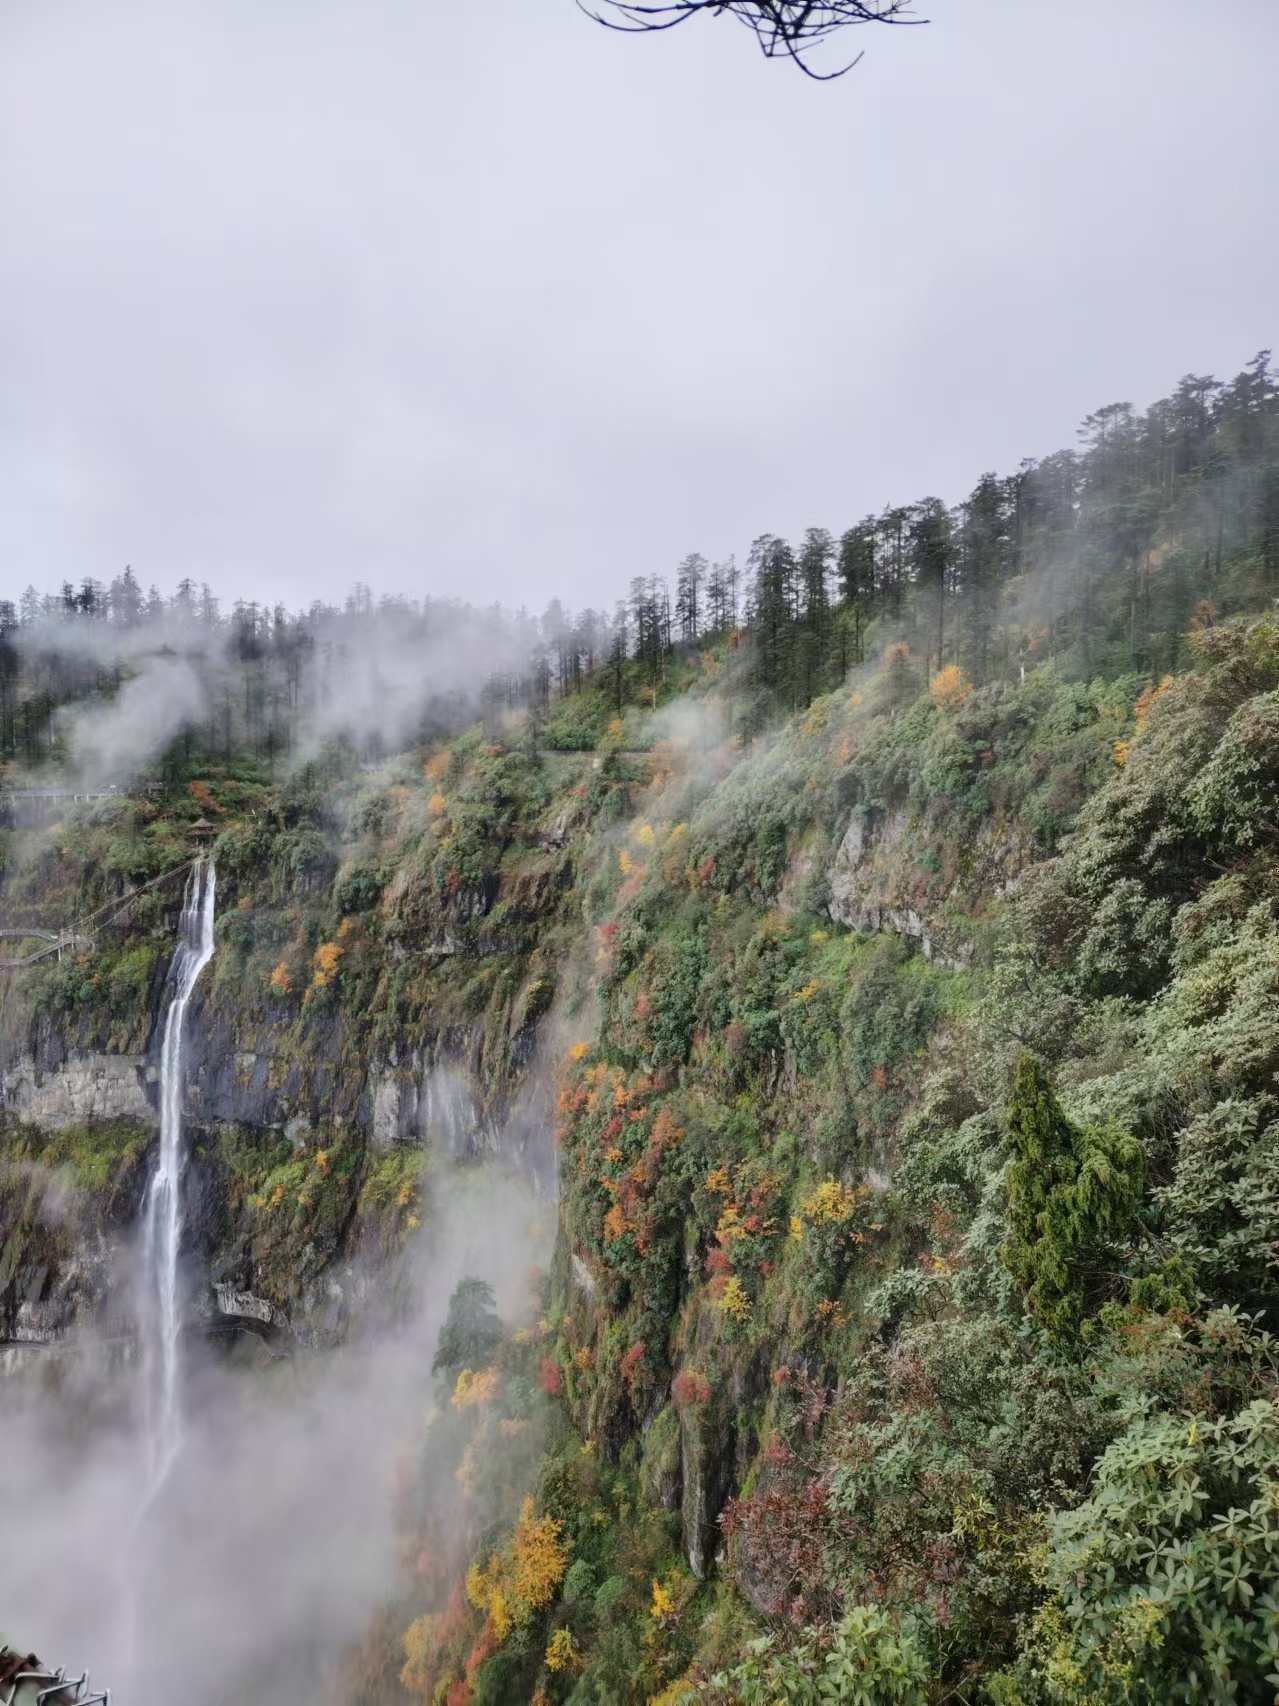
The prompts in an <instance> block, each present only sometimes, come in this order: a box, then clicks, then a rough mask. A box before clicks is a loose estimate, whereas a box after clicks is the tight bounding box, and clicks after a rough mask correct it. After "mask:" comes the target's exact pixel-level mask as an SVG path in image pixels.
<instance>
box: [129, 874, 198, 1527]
mask: <svg viewBox="0 0 1279 1706" xmlns="http://www.w3.org/2000/svg"><path fill="white" fill-rule="evenodd" d="M216 886H217V885H216V874H215V872H214V868H213V861H212V859H210V858H204V857H201V858H198V859H197V860H196V861H195V864H194V865H193V866H192V868H191V875H190V877H189V878H188V879H187V886H186V892H185V894H184V896H183V900H182V917H181V920H180V922H179V925H178V945H177V948H176V949H175V951H174V955H173V963H172V965H171V966H170V967H169V976H168V987H169V990H170V995H169V1005H168V1009H167V1011H166V1013H165V1019H164V1039H163V1043H162V1045H161V1050H160V1153H159V1156H158V1157H157V1160H156V1165H155V1172H154V1173H153V1174H152V1177H151V1183H150V1185H149V1186H148V1187H147V1194H146V1203H145V1209H144V1216H143V1231H142V1284H143V1300H144V1307H143V1334H144V1353H143V1363H142V1379H143V1399H144V1411H143V1414H144V1419H145V1425H146V1439H147V1453H148V1462H147V1494H146V1502H147V1503H149V1502H150V1500H151V1499H152V1498H153V1497H154V1496H155V1494H156V1492H157V1491H158V1490H159V1488H160V1486H161V1484H162V1483H163V1481H164V1479H165V1477H166V1476H167V1475H168V1472H169V1470H170V1468H171V1467H172V1465H173V1460H174V1458H175V1457H176V1456H177V1452H178V1447H179V1445H180V1444H181V1439H182V1396H181V1391H180V1375H181V1367H180V1356H181V1347H180V1337H181V1329H182V1298H181V1295H180V1289H179V1281H178V1247H179V1244H180V1242H181V1239H182V1175H183V1169H184V1167H185V1164H186V1154H185V1151H184V1149H183V1145H182V1104H183V1100H184V1096H185V1091H186V1077H185V1072H184V1061H183V1055H184V1048H183V1044H184V1040H185V1021H186V1012H187V1006H188V1004H189V1003H190V1000H191V995H192V992H193V991H194V989H195V986H196V981H197V980H198V978H199V976H200V973H201V972H202V971H203V970H204V968H205V966H206V965H207V964H208V963H209V961H210V960H211V959H212V958H213V908H214V897H215V892H216Z"/></svg>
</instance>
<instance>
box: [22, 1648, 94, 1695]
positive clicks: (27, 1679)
mask: <svg viewBox="0 0 1279 1706" xmlns="http://www.w3.org/2000/svg"><path fill="white" fill-rule="evenodd" d="M42 1700H50V1701H53V1702H55V1703H56V1706H111V1690H110V1689H109V1688H99V1689H94V1688H93V1687H92V1686H91V1684H90V1682H89V1673H88V1671H84V1672H83V1673H82V1674H81V1675H80V1676H68V1675H67V1672H66V1666H65V1665H62V1666H60V1667H59V1668H58V1669H57V1670H49V1669H48V1667H47V1666H45V1665H42V1664H41V1663H40V1661H39V1659H37V1658H36V1656H35V1654H34V1653H28V1654H27V1656H26V1657H25V1658H23V1657H22V1656H20V1655H19V1654H17V1653H12V1652H10V1651H9V1649H8V1648H7V1647H6V1648H4V1649H3V1650H0V1706H28V1703H30V1706H39V1702H40V1701H42Z"/></svg>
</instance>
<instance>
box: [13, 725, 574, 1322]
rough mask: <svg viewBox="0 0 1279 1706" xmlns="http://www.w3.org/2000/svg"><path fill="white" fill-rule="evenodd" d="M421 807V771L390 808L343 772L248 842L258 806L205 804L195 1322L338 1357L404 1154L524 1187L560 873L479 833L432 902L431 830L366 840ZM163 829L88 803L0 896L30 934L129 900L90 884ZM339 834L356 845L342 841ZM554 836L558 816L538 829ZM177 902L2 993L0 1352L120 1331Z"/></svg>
mask: <svg viewBox="0 0 1279 1706" xmlns="http://www.w3.org/2000/svg"><path fill="white" fill-rule="evenodd" d="M480 756H481V762H483V758H484V755H483V754H481V755H480ZM490 757H491V755H490ZM530 774H535V772H533V771H532V769H531V768H530ZM427 785H428V784H427V782H426V781H424V780H423V778H422V776H421V773H420V772H419V773H418V774H417V783H416V788H415V789H413V790H410V788H409V787H408V786H406V785H405V783H403V782H401V781H398V780H392V781H390V782H389V783H386V784H384V785H383V787H382V788H381V789H379V788H378V786H377V784H376V782H373V781H371V780H370V779H369V778H368V777H367V775H364V774H362V773H357V776H356V778H355V779H354V781H349V780H348V781H347V782H346V783H344V784H339V786H338V788H337V789H336V794H337V803H336V804H334V800H333V795H332V794H330V795H329V797H328V798H327V799H326V802H325V804H324V806H323V807H321V806H320V804H319V802H318V798H316V797H312V798H311V799H309V800H308V802H307V804H306V806H305V807H304V808H297V807H289V808H285V809H280V810H279V811H278V812H277V813H276V815H275V816H274V817H273V818H271V819H270V820H269V822H268V827H267V832H266V833H264V825H263V812H264V811H269V810H271V809H272V808H271V807H269V806H263V805H261V804H259V805H257V807H256V810H254V811H250V812H244V811H237V810H236V802H235V799H234V793H235V791H234V788H233V787H231V786H229V785H228V788H227V793H228V795H229V796H230V798H229V800H228V806H227V810H226V812H225V814H224V835H223V846H222V848H221V849H220V854H219V863H220V877H221V882H220V905H219V914H218V920H217V930H216V934H217V951H216V953H215V957H214V960H213V961H212V962H211V964H210V966H209V968H208V969H207V971H206V972H205V974H204V976H203V978H202V981H201V983H200V985H199V986H198V988H197V990H196V993H195V995H194V997H193V1000H192V1003H191V1006H190V1009H189V1014H188V1027H187V1045H186V1079H187V1092H186V1106H187V1131H188V1144H189V1151H190V1169H189V1176H188V1180H187V1187H186V1204H187V1206H186V1234H185V1241H186V1262H187V1266H188V1269H189V1281H190V1287H191V1294H192V1297H193V1299H194V1308H195V1310H196V1311H197V1313H198V1314H200V1315H202V1316H203V1317H205V1318H206V1319H207V1320H209V1321H215V1320H216V1319H217V1318H218V1317H220V1316H222V1317H226V1316H230V1317H237V1318H242V1319H245V1320H250V1321H256V1322H260V1323H261V1322H265V1323H269V1324H270V1325H271V1327H272V1328H273V1329H274V1330H278V1331H283V1332H286V1333H290V1334H294V1335H298V1336H301V1337H302V1338H304V1339H311V1338H317V1337H318V1338H321V1339H322V1338H325V1337H329V1336H332V1335H333V1334H335V1333H340V1332H341V1331H342V1330H343V1329H344V1326H345V1322H346V1319H347V1315H348V1311H349V1308H350V1307H351V1306H352V1305H353V1304H354V1303H355V1302H356V1301H357V1299H356V1298H355V1297H354V1296H353V1295H352V1293H353V1288H354V1289H357V1290H358V1291H359V1292H360V1293H361V1294H362V1295H364V1294H367V1293H368V1292H369V1291H370V1290H371V1289H375V1285H376V1282H375V1281H374V1280H372V1279H371V1278H370V1274H371V1273H373V1272H374V1271H375V1270H376V1269H377V1267H378V1265H379V1263H382V1264H389V1265H390V1268H391V1269H393V1268H394V1266H395V1263H396V1259H397V1257H398V1252H399V1249H400V1246H401V1244H402V1242H403V1240H404V1238H405V1236H406V1235H407V1234H408V1233H409V1232H410V1231H411V1230H412V1227H411V1226H410V1222H412V1226H416V1224H417V1222H418V1220H419V1219H420V1218H421V1217H422V1213H423V1210H424V1197H425V1195H426V1193H425V1191H424V1188H423V1175H424V1163H425V1158H426V1156H427V1154H428V1153H433V1154H435V1155H437V1156H439V1157H441V1158H445V1157H447V1158H451V1159H456V1160H465V1159H467V1158H471V1157H476V1156H479V1155H482V1154H486V1153H487V1154H495V1155H498V1156H500V1157H502V1158H504V1159H505V1160H506V1161H508V1162H509V1163H511V1164H512V1165H514V1166H517V1167H520V1168H521V1169H523V1170H525V1171H527V1172H528V1173H530V1174H531V1175H532V1176H533V1178H534V1180H535V1181H539V1182H540V1183H541V1184H542V1186H543V1187H544V1188H545V1187H549V1183H550V1180H551V1178H552V1175H553V1162H552V1155H551V1147H550V1140H549V1125H550V1120H549V1113H548V1103H547V1092H546V1086H545V1072H544V1070H543V1062H542V1061H541V1059H540V1057H539V1037H540V1034H541V1032H542V1030H543V1029H544V1028H545V1026H546V1021H547V1020H548V1018H549V1016H550V1013H551V1009H552V1006H553V1003H554V1001H555V996H556V982H555V976H554V975H553V974H552V973H551V972H549V971H548V970H545V969H543V968H546V967H550V966H551V965H553V964H554V963H555V961H556V958H557V956H556V952H555V944H556V933H555V928H554V926H555V924H556V923H557V920H558V918H559V914H560V912H561V910H562V909H563V906H564V902H565V900H566V898H567V895H568V889H567V888H566V880H567V879H568V878H569V877H570V876H571V871H570V868H569V865H568V862H567V856H566V855H565V853H564V852H563V851H562V850H557V849H555V848H553V847H548V846H547V845H546V842H547V840H548V836H547V835H546V834H544V833H539V830H538V828H536V827H535V828H533V829H532V830H531V831H530V833H529V839H530V840H531V841H532V847H531V848H528V847H526V846H525V845H523V844H521V842H519V841H516V843H515V845H514V846H513V847H511V846H510V843H511V842H512V841H513V840H514V839H515V838H514V837H513V836H512V835H511V834H510V832H509V831H508V832H507V834H506V835H502V834H501V833H498V834H497V835H495V836H494V838H493V840H492V842H491V843H490V844H489V845H488V846H486V847H484V848H483V853H484V856H485V857H486V858H488V859H491V861H492V866H493V868H492V870H488V869H483V870H481V871H480V872H479V873H478V874H477V875H474V876H473V877H472V880H471V881H470V883H469V884H467V885H465V886H464V885H463V884H462V883H461V882H457V881H452V882H450V881H448V878H449V877H451V876H452V875H453V874H454V873H452V872H448V873H446V876H445V879H444V880H443V881H441V882H440V883H439V884H438V885H435V884H433V883H432V882H431V881H430V875H431V874H430V873H429V872H424V871H423V870H422V868H421V866H422V864H423V862H424V861H423V843H424V842H426V844H427V850H428V852H429V853H434V854H435V855H436V856H437V857H438V855H439V848H438V842H439V841H440V840H441V839H443V838H442V837H441V836H440V835H439V834H438V826H437V829H436V830H435V831H432V830H431V829H430V827H429V817H428V814H426V813H424V812H423V813H422V816H423V817H424V818H427V821H428V827H427V829H426V833H425V835H424V834H423V832H422V829H421V827H420V826H417V825H414V824H409V825H405V824H404V823H403V822H402V821H399V822H395V823H391V822H390V821H388V815H387V814H388V813H394V812H395V811H396V810H397V809H398V811H399V813H400V814H401V817H403V816H404V815H411V814H412V813H413V812H414V811H419V812H420V811H421V808H422V805H423V801H424V798H425V795H426V790H427ZM533 799H534V810H535V812H536V803H537V799H538V795H537V793H536V792H535V793H534V795H533ZM164 810H165V808H163V807H161V806H158V805H156V804H155V803H151V802H149V803H146V804H138V803H135V802H126V801H113V802H111V803H110V809H109V811H108V813H107V817H106V820H105V821H103V820H102V819H101V818H100V817H95V816H94V815H93V814H92V813H85V814H84V815H83V816H81V817H78V818H72V819H70V820H69V821H68V822H67V823H66V824H63V825H60V826H56V827H55V829H54V830H53V831H49V830H47V829H46V830H43V831H41V832H40V834H39V836H38V837H37V836H32V837H31V839H30V841H29V842H28V843H27V845H26V846H25V848H24V853H25V855H26V856H27V857H28V858H29V860H30V863H29V864H28V865H27V866H26V868H25V870H24V871H23V873H22V876H21V877H20V879H19V881H18V883H17V884H16V885H13V886H12V887H13V890H14V891H16V895H17V897H18V898H19V901H20V903H21V904H26V902H25V896H26V895H27V894H32V893H41V894H43V896H44V898H45V905H46V909H47V910H48V911H49V912H50V913H52V914H56V913H57V911H58V910H59V908H68V909H71V908H76V909H79V908H81V907H83V904H84V902H83V898H82V897H83V896H84V894H85V892H86V890H88V891H89V892H90V893H95V890H101V889H104V888H105V889H106V890H108V891H111V890H112V889H114V890H115V891H116V893H117V894H119V895H120V896H121V897H123V896H127V894H128V893H129V891H130V890H131V889H132V888H134V887H136V885H137V882H138V877H139V875H140V874H141V873H139V872H137V871H128V870H122V869H119V868H114V869H113V868H112V864H111V854H112V850H113V843H118V842H119V840H120V838H121V834H122V826H121V820H122V819H123V820H124V821H125V824H126V825H127V827H128V828H129V829H130V830H131V831H132V830H136V828H137V820H139V819H140V820H150V822H151V824H152V825H154V824H155V823H161V824H163V822H164ZM358 811H364V812H365V813H366V815H367V814H370V813H371V814H372V815H373V816H374V818H375V820H376V821H377V822H378V823H379V825H380V828H379V830H377V831H375V832H374V833H373V834H372V835H370V834H369V833H368V832H367V831H366V830H365V831H363V832H362V830H361V827H360V826H359V824H353V823H352V821H351V820H352V817H353V815H354V814H355V813H356V812H358ZM568 815H569V813H568V808H567V807H566V806H565V805H564V804H563V803H561V805H560V809H559V811H558V813H557V815H556V819H555V821H556V822H559V823H561V824H562V823H566V822H567V819H568ZM289 820H292V821H289ZM513 827H515V828H520V827H523V826H513ZM552 829H554V824H552ZM299 845H300V846H301V849H302V853H303V857H302V858H301V859H299V858H298V857H297V854H298V849H299ZM173 850H174V851H176V848H175V849H173ZM134 851H135V854H136V849H134ZM508 853H509V857H507V858H506V860H505V863H504V862H503V861H504V855H507V854H508ZM370 855H377V856H378V863H377V865H376V867H375V868H374V869H370V865H371V863H372V861H371V859H370V858H369V856H370ZM344 862H345V863H346V864H347V865H348V866H353V867H354V872H353V876H352V878H351V880H349V881H347V883H346V885H345V888H344V887H343V881H342V875H341V868H342V866H343V863H344ZM335 877H336V879H337V880H336V885H335ZM183 880H184V879H183V875H182V871H181V868H180V867H178V868H177V869H176V870H175V875H174V877H173V879H172V881H171V882H170V883H168V884H167V885H166V884H161V885H160V886H159V888H158V889H157V891H156V892H155V893H154V894H153V895H151V896H150V897H149V899H148V900H147V901H146V902H145V903H141V902H140V903H139V904H138V905H136V906H135V907H134V908H133V910H132V911H131V912H130V913H129V914H128V915H127V916H126V918H125V919H124V921H123V923H122V924H121V925H120V926H119V927H117V928H115V929H114V930H112V931H110V932H103V933H102V934H101V935H99V936H98V938H97V939H96V941H95V943H94V945H93V948H92V950H91V951H88V952H85V953H83V954H81V955H80V956H78V957H77V958H76V959H75V960H74V961H72V960H66V961H56V960H55V961H52V962H48V963H45V964H42V965H40V966H37V967H35V968H31V969H28V970H26V971H23V972H19V973H16V974H12V975H11V976H10V977H9V978H8V979H7V980H6V981H5V983H4V986H3V988H2V989H0V1120H2V1121H3V1126H2V1127H0V1130H2V1132H3V1138H2V1141H3V1145H4V1175H3V1189H4V1193H5V1194H4V1199H3V1206H2V1208H0V1214H2V1216H3V1221H4V1225H5V1230H6V1238H5V1256H4V1259H3V1262H2V1263H0V1338H3V1339H5V1340H8V1341H11V1342H16V1343H35V1342H39V1343H45V1344H47V1343H49V1342H50V1341H52V1340H54V1339H56V1338H57V1337H59V1336H61V1335H64V1334H67V1333H69V1332H72V1331H74V1330H75V1329H77V1328H79V1327H85V1326H89V1325H93V1326H95V1327H97V1328H102V1327H103V1326H104V1324H109V1325H110V1326H111V1328H112V1330H113V1331H117V1330H120V1331H122V1330H125V1328H126V1326H127V1313H128V1311H127V1302H128V1300H127V1297H125V1296H122V1295H121V1291H122V1288H123V1283H124V1276H125V1275H126V1272H127V1268H128V1252H129V1249H130V1247H131V1244H132V1242H133V1239H134V1236H135V1231H136V1227H135V1220H136V1215H137V1210H138V1206H139V1203H140V1195H141V1189H142V1185H143V1181H144V1180H145V1178H146V1176H147V1175H148V1173H149V1170H150V1167H151V1165H152V1158H153V1154H154V1144H155V1141H156V1138H157V1133H158V1112H157V1108H158V1064H159V1044H160V1032H161V1025H162V1019H163V1013H164V1010H165V1002H166V990H165V971H166V966H167V960H168V954H169V950H170V945H171V941H172V931H173V926H174V923H175V911H176V906H175V900H176V897H177V896H178V895H180V892H181V885H182V882H183ZM10 898H11V900H12V899H13V898H14V895H13V892H11V896H10ZM95 898H96V893H95ZM543 938H546V946H545V948H543V946H542V939H543ZM357 1275H358V1280H357V1277H356V1276H357ZM391 1283H392V1282H391V1277H390V1275H389V1274H388V1276H387V1284H388V1285H390V1284H391Z"/></svg>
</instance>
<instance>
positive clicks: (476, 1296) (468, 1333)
mask: <svg viewBox="0 0 1279 1706" xmlns="http://www.w3.org/2000/svg"><path fill="white" fill-rule="evenodd" d="M495 1304H496V1299H495V1297H494V1295H493V1287H492V1286H491V1285H489V1284H487V1283H486V1281H484V1280H480V1279H464V1280H459V1281H458V1284H457V1288H456V1290H455V1291H454V1293H453V1296H452V1297H451V1298H450V1299H449V1312H448V1315H447V1317H446V1318H445V1322H444V1325H443V1327H441V1329H440V1340H439V1344H438V1345H437V1346H436V1350H435V1360H434V1361H433V1362H432V1364H431V1373H432V1374H439V1373H441V1372H443V1373H446V1374H450V1375H456V1374H457V1373H458V1372H459V1371H460V1370H461V1369H464V1368H470V1369H481V1368H484V1367H486V1366H487V1364H488V1362H489V1361H490V1359H491V1358H492V1356H493V1353H494V1351H495V1350H496V1349H497V1347H498V1345H499V1344H500V1343H501V1342H502V1323H501V1322H500V1321H499V1319H498V1315H497V1309H496V1307H495Z"/></svg>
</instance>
